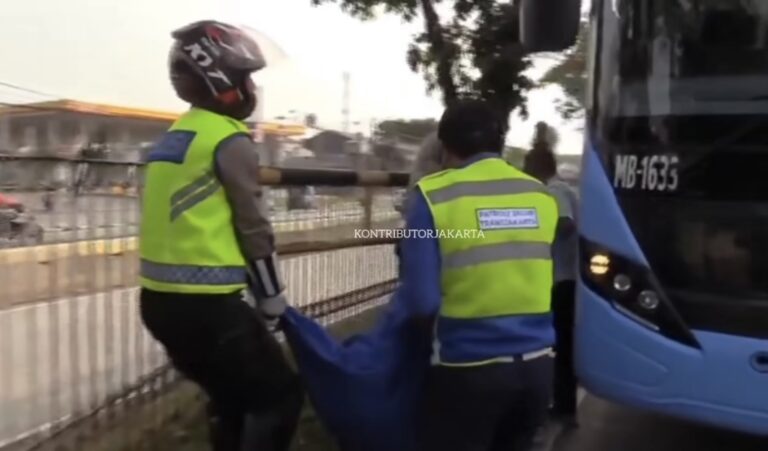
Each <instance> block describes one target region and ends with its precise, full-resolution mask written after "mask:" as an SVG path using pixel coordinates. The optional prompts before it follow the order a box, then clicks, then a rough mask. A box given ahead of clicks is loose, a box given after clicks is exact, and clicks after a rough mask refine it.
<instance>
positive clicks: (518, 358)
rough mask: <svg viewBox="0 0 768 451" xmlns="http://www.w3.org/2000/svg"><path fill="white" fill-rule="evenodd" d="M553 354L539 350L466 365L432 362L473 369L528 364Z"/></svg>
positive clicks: (548, 349)
mask: <svg viewBox="0 0 768 451" xmlns="http://www.w3.org/2000/svg"><path fill="white" fill-rule="evenodd" d="M554 356H555V352H554V350H553V349H552V348H551V347H550V348H544V349H539V350H538V351H531V352H526V353H525V354H517V355H513V356H507V357H496V358H493V359H488V360H483V361H479V362H467V363H448V362H433V365H434V364H436V365H439V366H447V367H473V366H482V365H488V364H491V363H515V362H530V361H531V360H536V359H540V358H542V357H554Z"/></svg>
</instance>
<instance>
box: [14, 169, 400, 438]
mask: <svg viewBox="0 0 768 451" xmlns="http://www.w3.org/2000/svg"><path fill="white" fill-rule="evenodd" d="M0 164H2V161H0ZM71 164H77V163H76V162H73V163H71ZM91 164H115V165H117V164H124V163H120V162H91ZM255 176H258V177H259V178H260V180H261V182H262V183H263V184H265V185H268V186H270V187H271V188H270V190H269V191H270V193H269V195H270V196H274V195H275V192H276V191H277V192H281V191H282V192H283V193H284V192H285V189H287V188H292V187H299V188H300V187H302V186H317V187H322V188H327V189H325V190H324V191H325V194H323V196H325V197H324V200H323V202H322V203H319V204H318V205H317V206H316V207H317V208H315V209H314V210H312V211H310V210H303V212H302V215H303V216H302V217H301V219H300V220H297V221H305V223H306V224H305V226H303V228H301V227H298V226H297V227H295V228H293V229H288V228H284V229H283V230H280V231H279V232H278V234H277V242H278V248H279V252H280V253H281V254H282V255H283V258H282V261H281V271H282V273H283V274H284V277H285V278H286V280H287V284H288V289H287V295H288V297H289V299H290V300H291V302H292V304H293V305H294V306H297V307H299V308H300V309H302V310H304V311H305V312H307V313H308V314H311V315H313V316H315V317H317V318H321V319H322V320H323V321H324V322H326V323H328V324H331V323H334V322H336V321H339V320H341V319H343V318H348V317H350V316H354V315H356V314H358V313H359V312H361V311H364V310H366V309H368V308H370V307H371V306H374V305H378V304H380V303H381V302H383V300H384V299H385V296H386V295H387V294H388V293H389V292H390V291H391V290H392V289H393V288H394V284H395V279H396V273H395V268H396V265H395V256H394V252H393V249H392V245H391V244H392V243H391V240H387V239H359V238H356V237H355V234H354V229H355V228H369V227H376V228H385V227H397V226H398V225H399V222H400V221H399V216H398V215H397V213H396V211H395V208H394V207H395V205H394V203H395V202H396V201H397V199H398V196H397V195H396V194H395V192H394V190H395V189H397V188H399V187H401V186H404V185H405V184H406V182H407V175H406V174H399V173H397V174H392V173H382V172H352V171H324V170H323V171H321V170H306V169H302V170H298V169H295V170H280V169H276V168H263V169H262V170H261V171H260V173H259V174H255ZM334 189H335V190H336V191H334ZM139 191H140V189H139ZM17 194H18V193H17ZM24 195H25V196H33V197H34V196H38V195H42V193H39V192H38V193H34V192H26V193H25V194H24ZM62 195H63V196H70V197H71V198H72V199H76V201H74V202H65V203H62V204H61V205H60V206H59V208H58V209H54V211H53V214H60V215H62V217H65V216H70V217H71V216H77V218H78V221H79V222H80V224H81V225H83V226H84V228H83V232H84V233H83V234H82V235H83V237H82V238H81V239H84V240H85V241H74V242H69V243H57V244H44V245H34V246H27V247H14V248H6V249H2V250H0V286H2V287H3V289H2V290H0V355H2V356H3V358H2V359H0V412H2V413H3V414H2V415H0V449H2V450H3V451H6V450H14V451H15V450H33V449H34V450H44V449H55V450H57V451H59V450H61V451H69V450H72V451H74V450H77V451H81V450H88V449H105V450H107V449H108V450H110V451H119V450H121V449H126V450H127V449H144V448H146V447H151V443H152V440H153V439H152V431H158V430H159V429H161V428H163V427H164V426H165V425H166V424H167V423H168V422H169V421H170V422H172V421H174V418H176V417H177V416H178V415H180V414H183V413H184V412H186V411H187V410H189V409H190V404H189V403H190V402H191V401H190V399H192V398H194V396H192V395H191V394H190V393H191V392H189V389H188V388H186V385H185V384H183V383H182V382H181V380H180V378H179V377H178V375H177V374H176V373H175V372H174V371H173V370H172V369H171V368H170V367H169V365H168V362H167V361H166V360H165V356H164V353H163V352H162V350H161V349H160V348H159V347H158V345H157V344H156V343H155V342H154V341H153V340H152V339H151V337H150V336H149V335H148V334H147V333H146V332H145V331H144V328H143V326H142V324H141V321H140V318H139V317H138V313H137V311H138V309H137V305H136V303H137V299H136V293H137V288H136V287H135V285H136V266H137V265H136V262H137V260H138V259H137V256H136V251H137V248H136V245H137V241H136V238H135V237H134V236H119V237H101V236H99V232H98V228H97V227H92V226H93V224H95V223H98V222H99V219H100V216H99V215H103V214H105V213H104V211H109V212H110V213H108V214H109V215H111V216H110V218H112V219H113V220H125V219H126V218H127V219H130V218H138V217H139V214H140V212H139V205H138V201H137V200H136V199H132V198H130V197H126V196H111V195H110V196H108V197H104V195H101V194H100V195H98V196H96V195H93V194H88V192H87V191H86V192H81V193H78V194H77V196H75V195H74V194H73V193H64V194H62ZM89 196H90V197H89ZM95 199H108V201H104V202H101V203H100V202H97V201H95ZM281 211H285V210H279V209H275V211H274V212H273V217H274V216H275V215H280V214H283V215H284V214H287V213H281ZM313 212H314V213H313ZM78 215H79V216H78ZM340 218H343V221H342V220H341V219H340ZM195 396H196V395H195ZM194 405H195V406H197V404H194ZM8 412H12V414H7V413H8ZM106 436H109V437H111V438H110V439H109V443H108V444H107V445H104V447H101V448H93V446H95V445H93V444H94V443H102V442H103V440H102V439H103V437H106ZM100 446H101V445H100Z"/></svg>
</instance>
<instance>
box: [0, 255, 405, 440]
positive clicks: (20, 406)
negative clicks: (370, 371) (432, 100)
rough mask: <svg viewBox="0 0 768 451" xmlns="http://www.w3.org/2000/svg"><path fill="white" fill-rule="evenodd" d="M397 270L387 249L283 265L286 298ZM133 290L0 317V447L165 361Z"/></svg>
mask: <svg viewBox="0 0 768 451" xmlns="http://www.w3.org/2000/svg"><path fill="white" fill-rule="evenodd" d="M395 267H396V265H395V255H394V252H393V250H392V247H391V246H387V245H384V246H376V247H368V248H350V249H343V250H337V251H330V252H323V253H317V254H309V255H302V256H298V257H294V258H289V259H285V260H283V261H281V272H282V274H283V277H284V278H285V280H286V281H287V285H288V288H287V296H288V298H289V299H290V301H291V303H292V304H293V305H298V306H301V305H308V304H311V303H314V302H317V301H319V300H324V299H328V298H330V297H333V296H337V295H340V294H344V293H348V292H350V291H353V290H356V289H360V288H364V287H367V286H370V285H373V284H377V283H380V282H384V281H387V280H391V279H392V278H394V277H395V276H396V274H395ZM136 292H137V290H136V289H135V288H125V289H118V290H112V291H109V292H105V293H99V294H88V295H83V296H74V297H67V298H62V299H59V300H57V301H53V302H44V303H34V304H29V305H22V306H18V307H13V308H9V309H6V310H2V311H0V356H2V358H0V447H2V444H3V442H4V441H9V440H12V439H15V438H18V437H19V436H22V435H24V434H26V433H29V432H31V431H35V430H37V429H39V428H41V427H43V426H45V425H46V424H49V423H51V422H54V421H57V420H60V419H62V418H66V417H67V416H68V415H71V414H72V413H73V412H82V411H87V410H89V408H93V407H95V406H97V405H99V404H101V403H102V402H103V401H104V400H105V399H106V397H107V396H108V395H109V394H111V393H115V392H119V391H122V389H123V388H125V387H127V386H129V385H130V384H132V383H133V382H135V381H136V380H137V379H138V378H139V377H140V376H142V375H145V374H147V373H148V372H150V371H151V370H152V369H154V368H157V367H158V366H159V365H161V364H163V363H164V362H165V360H164V357H163V353H162V351H161V350H160V349H159V348H158V346H156V345H155V344H154V342H153V340H151V338H150V337H149V336H148V334H147V333H146V332H145V331H144V329H143V327H142V325H141V322H140V319H139V316H138V311H137V299H136V298H137V296H136ZM344 315H345V314H344V313H343V312H342V313H338V314H334V315H332V316H331V317H330V318H328V321H335V320H338V319H340V318H342V317H343V316H344Z"/></svg>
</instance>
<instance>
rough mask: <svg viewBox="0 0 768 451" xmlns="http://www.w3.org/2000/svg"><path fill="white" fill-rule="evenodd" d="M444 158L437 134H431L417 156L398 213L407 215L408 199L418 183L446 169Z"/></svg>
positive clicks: (424, 141) (423, 142) (422, 144)
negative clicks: (423, 178) (425, 177)
mask: <svg viewBox="0 0 768 451" xmlns="http://www.w3.org/2000/svg"><path fill="white" fill-rule="evenodd" d="M444 158H445V150H444V149H443V145H442V143H440V140H439V139H438V137H437V132H436V131H435V132H432V133H430V134H429V135H427V137H426V138H424V140H423V141H422V142H421V147H420V148H419V152H418V153H417V154H416V159H415V160H414V162H413V167H412V168H411V173H410V176H409V178H408V188H407V189H406V192H405V194H404V196H403V198H402V199H401V200H400V202H399V203H398V205H397V211H398V212H399V213H400V214H401V215H405V212H406V211H408V205H407V204H408V199H409V198H410V197H411V193H412V192H413V188H414V187H415V186H416V183H418V182H419V180H421V178H422V177H424V176H427V175H430V174H434V173H435V172H438V171H442V170H443V169H445V165H444Z"/></svg>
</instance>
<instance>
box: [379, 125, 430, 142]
mask: <svg viewBox="0 0 768 451" xmlns="http://www.w3.org/2000/svg"><path fill="white" fill-rule="evenodd" d="M435 130H437V121H435V120H434V119H410V120H409V119H394V120H388V121H382V122H380V123H379V124H378V125H377V126H376V130H375V134H376V138H377V139H380V140H391V139H397V140H400V141H408V142H419V143H420V142H421V141H422V140H423V139H424V138H426V137H427V135H429V134H430V133H432V132H434V131H435Z"/></svg>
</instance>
